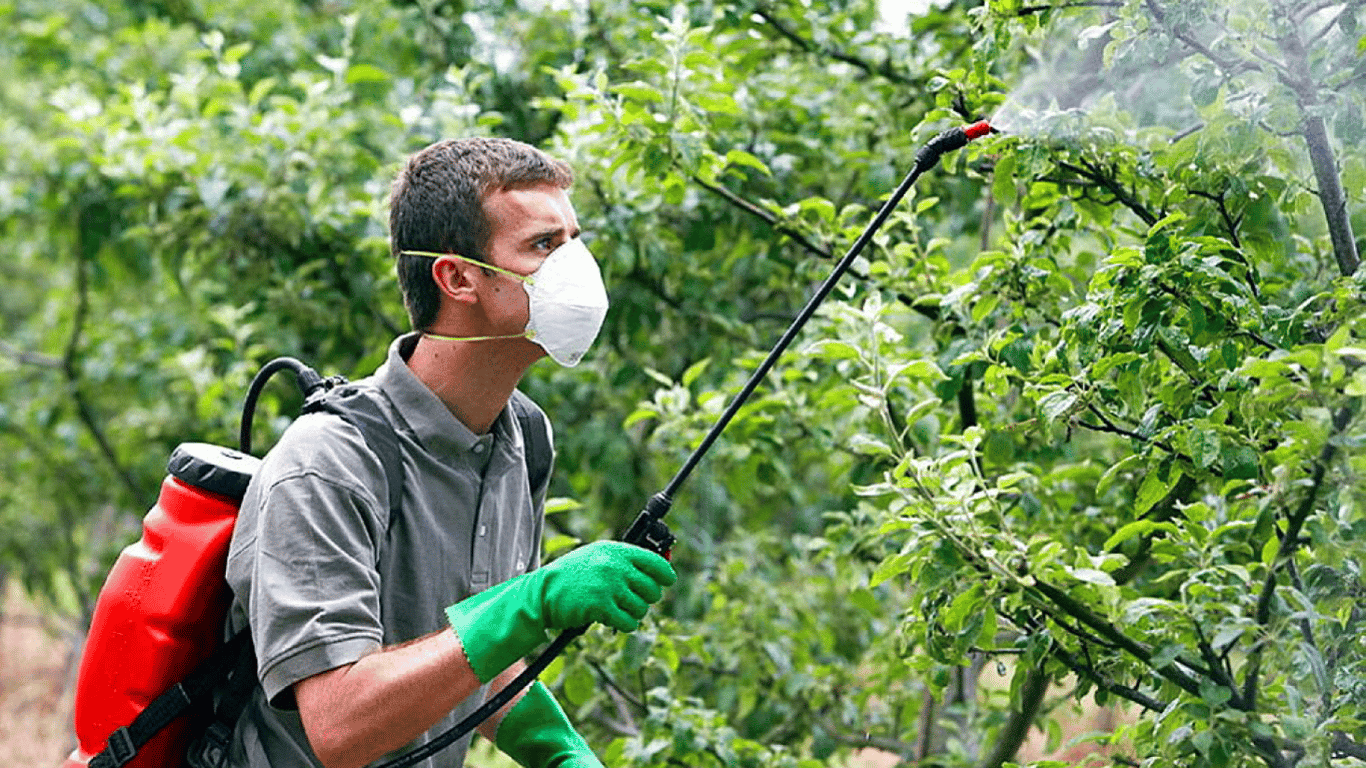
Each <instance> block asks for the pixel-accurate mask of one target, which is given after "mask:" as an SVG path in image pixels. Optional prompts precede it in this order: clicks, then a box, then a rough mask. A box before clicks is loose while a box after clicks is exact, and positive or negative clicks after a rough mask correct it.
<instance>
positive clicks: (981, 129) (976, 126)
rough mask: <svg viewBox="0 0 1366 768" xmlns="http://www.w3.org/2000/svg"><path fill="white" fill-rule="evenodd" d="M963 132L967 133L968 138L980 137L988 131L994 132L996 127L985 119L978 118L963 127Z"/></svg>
mask: <svg viewBox="0 0 1366 768" xmlns="http://www.w3.org/2000/svg"><path fill="white" fill-rule="evenodd" d="M963 133H965V134H967V137H968V139H969V140H971V139H980V138H982V137H983V136H985V135H987V134H988V133H996V129H995V128H993V127H991V124H990V123H988V122H987V121H986V120H978V121H977V122H975V123H973V124H972V125H969V126H967V127H966V128H964V129H963Z"/></svg>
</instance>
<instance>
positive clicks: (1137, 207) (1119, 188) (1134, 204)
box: [1058, 160, 1159, 227]
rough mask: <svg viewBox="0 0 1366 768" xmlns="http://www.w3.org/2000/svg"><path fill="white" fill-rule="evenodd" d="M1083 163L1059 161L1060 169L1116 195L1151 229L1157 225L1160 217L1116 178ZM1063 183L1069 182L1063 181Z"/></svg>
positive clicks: (1119, 200) (1083, 161)
mask: <svg viewBox="0 0 1366 768" xmlns="http://www.w3.org/2000/svg"><path fill="white" fill-rule="evenodd" d="M1081 162H1082V163H1083V165H1074V164H1072V163H1068V162H1065V161H1061V160H1060V161H1058V167H1059V168H1062V169H1063V170H1065V171H1070V172H1071V173H1075V174H1077V175H1078V176H1081V177H1082V178H1083V179H1086V180H1087V181H1089V182H1091V183H1092V184H1095V185H1096V186H1098V187H1100V188H1102V189H1104V190H1105V191H1106V192H1109V193H1110V194H1112V195H1114V197H1115V200H1116V201H1118V202H1119V203H1121V204H1123V205H1124V207H1125V208H1128V209H1129V210H1130V211H1132V212H1133V213H1134V215H1136V216H1138V218H1140V219H1142V220H1143V223H1144V224H1147V225H1148V226H1150V227H1151V226H1152V225H1154V224H1156V223H1157V221H1158V218H1159V217H1158V216H1157V215H1155V214H1154V213H1153V212H1152V211H1150V210H1148V209H1147V207H1146V206H1144V205H1143V204H1142V203H1140V202H1139V201H1138V200H1137V199H1136V198H1135V197H1134V196H1133V195H1131V194H1129V193H1128V192H1127V191H1126V190H1125V189H1124V187H1123V185H1121V184H1120V183H1119V182H1118V181H1116V180H1115V179H1114V178H1112V177H1110V176H1107V175H1106V174H1104V173H1102V172H1101V170H1100V169H1099V168H1096V167H1095V166H1092V165H1091V164H1090V163H1087V162H1086V161H1085V160H1082V161H1081ZM1061 183H1067V182H1066V181H1065V180H1063V181H1062V182H1061ZM1073 183H1075V182H1073Z"/></svg>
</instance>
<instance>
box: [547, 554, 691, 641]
mask: <svg viewBox="0 0 1366 768" xmlns="http://www.w3.org/2000/svg"><path fill="white" fill-rule="evenodd" d="M527 575H528V576H537V575H539V576H540V578H541V579H542V584H543V587H542V589H543V593H542V597H541V600H542V604H543V605H544V608H545V612H544V615H545V626H546V629H570V628H572V627H581V626H583V625H585V624H592V623H594V622H597V623H599V624H606V625H607V626H609V627H611V628H613V629H616V630H620V631H622V632H634V631H635V630H636V629H637V628H638V627H639V626H640V620H641V619H643V618H645V612H646V611H647V610H649V608H650V605H651V604H652V603H656V602H658V601H659V598H660V597H662V596H663V594H664V587H667V586H670V585H672V584H673V583H674V582H675V581H677V580H678V576H677V574H675V573H674V569H673V566H671V565H669V561H667V560H665V559H664V558H662V557H660V556H659V555H656V554H655V553H653V552H651V551H649V550H647V549H641V548H640V547H637V546H635V545H634V544H625V543H623V542H620V541H599V542H594V543H592V544H589V545H587V546H584V547H580V548H578V549H576V550H574V551H573V552H570V553H569V554H567V555H565V556H564V557H561V558H560V559H558V560H556V561H555V562H553V563H551V564H550V565H547V566H545V567H544V568H541V569H540V570H538V571H533V572H532V573H530V574H527Z"/></svg>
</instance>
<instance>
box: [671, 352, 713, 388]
mask: <svg viewBox="0 0 1366 768" xmlns="http://www.w3.org/2000/svg"><path fill="white" fill-rule="evenodd" d="M708 365H711V358H710V357H704V358H702V359H701V360H698V361H697V362H695V363H693V364H692V365H690V366H688V369H687V370H686V371H684V372H683V377H682V378H681V379H680V380H679V383H681V384H682V385H683V386H684V387H691V386H692V383H693V382H694V381H697V377H699V376H701V375H702V372H703V371H705V370H707V366H708Z"/></svg>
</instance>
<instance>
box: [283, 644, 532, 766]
mask: <svg viewBox="0 0 1366 768" xmlns="http://www.w3.org/2000/svg"><path fill="white" fill-rule="evenodd" d="M509 671H511V670H509ZM505 674H506V673H505ZM502 678H503V676H500V679H502ZM507 679H511V678H507ZM479 686H480V682H479V678H478V677H477V676H476V675H475V673H474V670H473V669H471V668H470V664H469V661H468V660H467V659H466V658H465V652H464V649H463V648H462V647H461V645H460V639H459V637H457V636H456V634H455V633H454V632H452V631H451V630H449V629H447V630H443V631H440V632H436V633H433V634H431V635H427V636H426V637H423V638H421V639H419V640H415V641H413V642H410V643H405V644H403V645H399V646H394V647H392V648H385V649H383V650H381V651H379V652H377V653H372V654H370V655H368V656H365V657H363V658H361V659H360V660H359V661H357V662H356V663H354V664H351V665H348V666H345V667H338V668H337V669H333V670H329V671H327V672H323V673H321V674H319V675H315V676H313V677H310V678H308V679H306V680H301V681H299V682H298V683H296V684H295V686H294V695H295V700H296V701H297V703H298V706H299V716H300V718H301V719H302V720H303V725H304V732H305V733H307V735H308V741H309V744H310V745H311V746H312V747H313V751H314V753H315V754H317V756H318V759H319V760H320V761H321V762H322V764H323V765H324V766H326V768H360V766H364V765H367V764H368V763H371V762H373V761H374V760H376V759H378V758H379V757H381V756H383V755H385V754H387V753H389V752H392V751H393V750H395V749H398V748H400V747H402V746H404V745H405V744H408V743H409V742H411V741H412V740H413V739H416V738H417V737H418V736H420V735H422V734H423V733H425V732H426V731H428V730H430V729H431V728H432V726H434V725H435V724H436V723H437V722H439V721H440V720H441V718H443V717H445V716H446V715H447V714H449V713H450V711H451V710H452V709H453V708H455V706H456V705H458V704H459V703H460V702H462V701H464V700H465V699H467V698H469V696H470V695H471V694H473V693H474V692H475V691H476V690H478V688H479ZM499 714H500V715H501V714H502V713H499Z"/></svg>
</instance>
